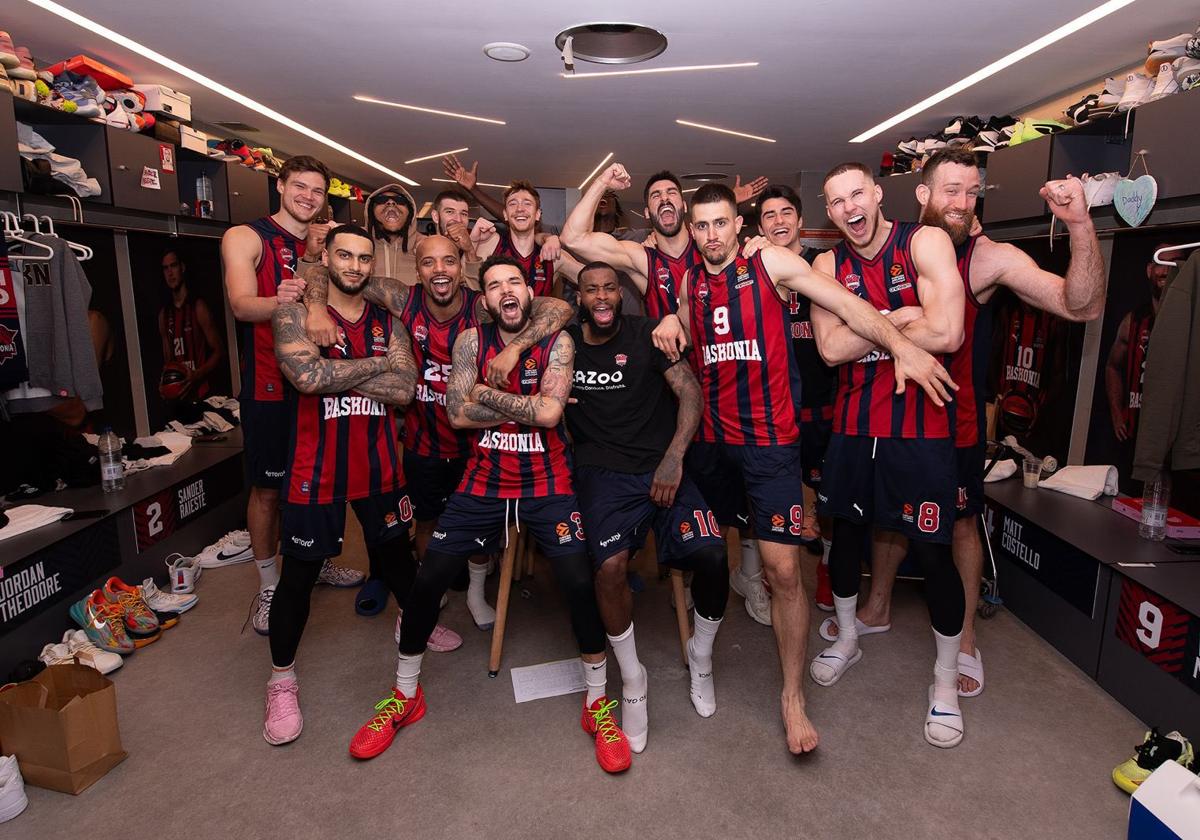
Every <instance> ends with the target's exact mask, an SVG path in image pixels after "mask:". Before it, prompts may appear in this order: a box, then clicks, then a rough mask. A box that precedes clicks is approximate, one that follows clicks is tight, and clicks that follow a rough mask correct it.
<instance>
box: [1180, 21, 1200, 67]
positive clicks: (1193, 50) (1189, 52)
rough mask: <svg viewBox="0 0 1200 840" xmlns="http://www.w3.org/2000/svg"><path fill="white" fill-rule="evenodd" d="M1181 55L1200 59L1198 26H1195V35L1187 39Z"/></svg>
mask: <svg viewBox="0 0 1200 840" xmlns="http://www.w3.org/2000/svg"><path fill="white" fill-rule="evenodd" d="M1183 54H1184V55H1186V56H1187V57H1188V58H1198V59H1200V26H1197V27H1196V32H1195V34H1194V35H1192V37H1190V38H1188V42H1187V45H1186V46H1184V48H1183Z"/></svg>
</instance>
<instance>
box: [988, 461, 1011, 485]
mask: <svg viewBox="0 0 1200 840" xmlns="http://www.w3.org/2000/svg"><path fill="white" fill-rule="evenodd" d="M983 466H984V469H987V463H986V462H984V465H983ZM1019 470H1020V467H1018V466H1017V462H1016V461H1014V460H1013V459H1012V458H1006V459H1005V460H1003V461H997V462H996V466H994V467H992V471H991V472H990V473H988V474H987V475H985V476H984V477H983V480H984V481H987V482H992V481H1003V480H1004V479H1006V478H1011V477H1012V476H1014V475H1016V474H1017V472H1018V471H1019Z"/></svg>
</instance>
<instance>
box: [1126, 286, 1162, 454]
mask: <svg viewBox="0 0 1200 840" xmlns="http://www.w3.org/2000/svg"><path fill="white" fill-rule="evenodd" d="M1153 329H1154V307H1153V306H1151V305H1150V304H1146V305H1145V306H1142V307H1139V308H1138V309H1135V310H1134V311H1133V312H1131V313H1130V315H1129V332H1128V333H1126V338H1127V339H1128V341H1129V350H1128V351H1127V352H1126V354H1125V404H1124V405H1123V406H1122V413H1123V414H1124V415H1125V420H1126V421H1128V424H1129V433H1130V435H1131V436H1132V435H1133V434H1134V432H1136V431H1137V421H1138V415H1139V414H1141V412H1142V381H1143V379H1144V378H1145V375H1146V351H1147V350H1149V349H1150V332H1151V330H1153Z"/></svg>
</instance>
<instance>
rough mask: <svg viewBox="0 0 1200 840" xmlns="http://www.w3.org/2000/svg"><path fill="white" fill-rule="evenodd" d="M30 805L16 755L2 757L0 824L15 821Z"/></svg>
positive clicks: (0, 757)
mask: <svg viewBox="0 0 1200 840" xmlns="http://www.w3.org/2000/svg"><path fill="white" fill-rule="evenodd" d="M28 804H29V799H28V798H27V797H26V796H25V780H24V779H22V778H21V768H20V767H19V766H18V765H17V757H16V756H15V755H3V756H0V823H3V822H8V821H9V820H11V819H14V818H15V817H17V816H18V815H20V813H21V812H22V811H24V810H25V807H26V806H27V805H28Z"/></svg>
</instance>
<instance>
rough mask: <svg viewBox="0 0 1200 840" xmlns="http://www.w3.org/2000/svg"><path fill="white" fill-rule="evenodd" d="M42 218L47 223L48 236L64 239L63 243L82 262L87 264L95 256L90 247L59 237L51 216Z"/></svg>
mask: <svg viewBox="0 0 1200 840" xmlns="http://www.w3.org/2000/svg"><path fill="white" fill-rule="evenodd" d="M41 218H42V219H44V220H45V222H46V230H47V235H48V236H54V237H57V238H58V239H62V241H63V243H64V244H65V245H66V246H67V247H68V248H70V249H71V250H72V251H74V252H75V253H76V254H78V255H79V261H80V262H86V261H87V260H90V259H91V258H92V257H93V256H95V252H94V251H92V249H91V248H90V247H89V246H87V245H80V244H79V243H78V242H72V241H71V240H70V239H65V238H63V237H61V236H59V235H58V234H57V233H56V232H55V230H54V220H53V219H52V218H50V217H49V216H42V217H41Z"/></svg>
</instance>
